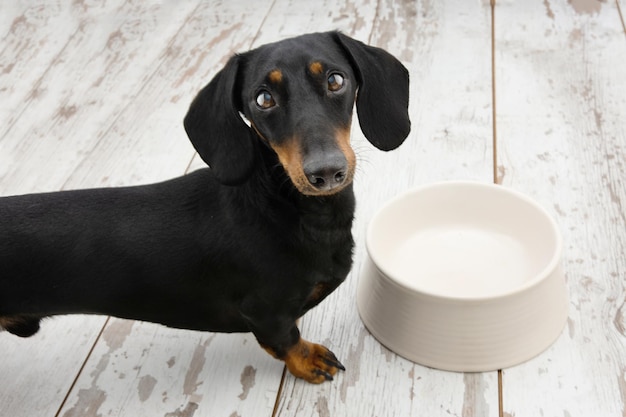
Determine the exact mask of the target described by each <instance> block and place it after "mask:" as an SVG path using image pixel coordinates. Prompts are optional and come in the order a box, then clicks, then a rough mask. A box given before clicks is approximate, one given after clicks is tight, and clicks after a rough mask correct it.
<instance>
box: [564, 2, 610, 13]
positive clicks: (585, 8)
mask: <svg viewBox="0 0 626 417" xmlns="http://www.w3.org/2000/svg"><path fill="white" fill-rule="evenodd" d="M568 3H569V4H570V5H571V6H572V7H573V8H574V10H575V11H576V13H578V14H595V13H599V12H600V9H602V3H601V2H600V1H599V0H568Z"/></svg>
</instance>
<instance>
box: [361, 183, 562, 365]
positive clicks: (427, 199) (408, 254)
mask: <svg viewBox="0 0 626 417" xmlns="http://www.w3.org/2000/svg"><path fill="white" fill-rule="evenodd" d="M366 245H367V252H368V255H369V256H368V258H367V259H366V261H365V263H364V265H363V269H362V271H361V277H360V281H359V287H358V294H357V304H358V308H359V312H360V314H361V318H362V320H363V322H364V323H365V325H366V327H367V328H368V329H369V331H370V332H371V333H372V334H373V335H374V337H376V338H377V339H378V340H379V341H380V342H381V343H382V344H383V345H385V346H387V347H388V348H389V349H391V350H393V351H394V352H396V353H398V354H399V355H401V356H404V357H405V358H407V359H410V360H412V361H414V362H417V363H419V364H422V365H426V366H430V367H433V368H438V369H444V370H450V371H463V372H480V371H491V370H496V369H502V368H507V367H510V366H513V365H516V364H519V363H522V362H524V361H526V360H528V359H530V358H532V357H534V356H536V355H538V354H539V353H541V352H542V351H543V350H545V349H546V348H548V347H549V346H550V345H551V344H552V343H553V342H554V341H555V339H556V338H557V337H558V336H559V334H560V333H561V331H562V329H563V327H564V324H565V321H566V319H567V307H568V298H567V290H566V286H565V280H564V276H563V272H562V269H561V259H560V258H561V247H562V241H561V236H560V233H559V230H558V228H557V226H556V224H555V222H554V221H553V220H552V218H551V217H550V216H549V215H548V213H547V212H546V211H545V210H544V209H542V208H541V207H540V206H539V205H537V204H536V203H535V202H533V201H532V200H531V199H529V198H528V197H526V196H524V195H522V194H520V193H518V192H515V191H512V190H510V189H507V188H506V187H504V186H499V185H493V184H482V183H475V182H446V183H439V184H434V185H430V186H426V187H422V188H419V189H416V190H413V191H410V192H408V193H406V194H403V195H401V196H399V197H396V198H395V199H394V200H392V201H391V202H389V203H388V204H387V205H385V206H384V207H383V208H382V209H381V210H380V211H379V212H378V213H377V214H376V215H375V216H374V217H373V218H372V220H371V223H370V225H369V228H368V231H367V238H366Z"/></svg>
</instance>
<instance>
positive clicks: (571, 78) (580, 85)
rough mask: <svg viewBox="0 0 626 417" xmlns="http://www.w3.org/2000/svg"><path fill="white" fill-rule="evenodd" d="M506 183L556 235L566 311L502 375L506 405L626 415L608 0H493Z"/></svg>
mask: <svg viewBox="0 0 626 417" xmlns="http://www.w3.org/2000/svg"><path fill="white" fill-rule="evenodd" d="M496 22H497V26H496V40H497V54H496V58H497V73H496V75H497V80H498V81H497V126H498V143H499V150H500V152H499V155H498V157H499V160H500V165H501V173H502V174H503V183H504V184H505V185H506V186H510V187H513V188H515V189H518V190H520V191H523V192H526V193H527V194H529V195H530V196H532V197H534V198H536V199H537V200H539V201H540V202H541V203H542V204H543V205H544V206H545V207H546V208H547V209H548V210H549V211H550V212H551V213H552V214H553V216H554V217H555V218H556V220H557V222H558V223H559V225H560V228H561V230H562V233H563V236H564V242H565V245H564V254H563V257H564V259H563V265H564V267H565V272H566V277H567V282H568V286H569V293H570V297H571V300H570V313H569V320H568V323H567V326H566V328H565V329H564V332H563V334H562V335H561V337H560V338H559V340H558V341H557V342H556V344H555V345H553V346H552V347H551V348H550V349H548V350H547V351H546V352H545V353H543V354H542V355H540V356H539V357H537V358H536V359H533V360H531V361H529V362H528V363H526V364H524V365H522V366H518V367H514V368H512V369H509V370H505V371H504V374H503V386H504V410H505V415H506V416H539V415H545V416H557V415H558V416H563V415H565V416H571V417H582V416H590V415H596V416H606V417H618V416H623V415H626V355H625V354H624V353H625V352H626V332H625V331H624V329H625V328H626V325H625V323H626V316H625V314H624V311H625V308H624V305H625V300H626V284H625V282H626V281H625V279H624V277H625V276H626V232H625V231H626V217H625V214H624V213H625V212H626V182H625V180H624V178H626V129H625V128H624V123H623V121H624V114H625V113H626V66H625V65H624V56H626V38H625V37H624V32H623V27H622V25H621V21H620V19H619V15H618V12H617V8H616V3H614V2H602V3H601V2H595V1H588V2H580V1H577V2H574V1H572V2H554V1H544V2H540V1H535V2H525V3H524V4H521V3H519V2H517V3H513V2H507V3H501V2H498V3H497V8H496Z"/></svg>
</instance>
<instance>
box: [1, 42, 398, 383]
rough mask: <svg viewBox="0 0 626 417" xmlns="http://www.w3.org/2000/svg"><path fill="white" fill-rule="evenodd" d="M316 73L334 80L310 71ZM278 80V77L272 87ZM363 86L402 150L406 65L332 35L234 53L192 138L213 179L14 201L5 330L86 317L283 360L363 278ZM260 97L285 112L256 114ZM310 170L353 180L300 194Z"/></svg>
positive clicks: (193, 122) (6, 247)
mask: <svg viewBox="0 0 626 417" xmlns="http://www.w3.org/2000/svg"><path fill="white" fill-rule="evenodd" d="M312 62H320V63H322V64H323V68H324V71H323V72H322V73H321V74H317V73H316V74H312V73H310V71H309V73H307V71H306V70H307V68H309V67H310V64H311V63H312ZM275 69H279V70H280V74H281V75H282V78H281V79H280V82H274V81H276V80H274V81H272V80H269V79H268V74H269V73H270V72H271V71H273V70H275ZM331 72H335V73H339V74H341V75H342V77H343V78H344V79H345V80H344V86H343V89H341V90H340V91H338V92H330V90H327V87H328V82H327V79H328V76H329V73H331ZM268 80H269V81H268ZM320 80H321V81H320ZM357 88H358V99H357V109H358V112H359V118H360V124H361V127H362V129H363V131H364V133H365V135H366V136H367V138H368V139H369V140H370V141H371V142H372V143H373V144H374V145H375V146H377V147H378V148H380V149H383V150H389V149H393V148H395V147H397V146H399V145H400V144H401V143H402V141H403V140H404V138H405V137H406V136H407V134H408V131H409V126H410V124H409V119H408V115H407V106H408V74H407V71H406V69H405V68H404V67H403V66H402V65H401V64H400V63H399V62H398V61H397V60H395V58H393V57H392V56H391V55H389V54H388V53H386V52H384V51H382V50H381V49H377V48H372V47H369V46H366V45H364V44H362V43H360V42H358V41H355V40H353V39H351V38H348V37H347V36H345V35H342V34H340V33H337V32H329V33H318V34H311V35H304V36H301V37H297V38H293V39H288V40H285V41H282V42H278V43H275V44H270V45H265V46H262V47H260V48H258V49H255V50H252V51H250V52H246V53H244V54H241V55H236V56H234V57H233V58H231V60H230V61H229V62H228V63H227V64H226V66H225V67H224V68H223V69H222V70H221V71H220V72H219V73H218V74H217V75H216V76H215V78H213V80H211V82H210V83H209V84H208V85H207V86H206V87H205V88H204V89H203V90H202V91H201V92H200V93H199V94H198V96H197V97H196V99H195V100H194V101H193V103H192V105H191V107H190V109H189V113H188V114H187V116H186V118H185V128H186V130H187V132H188V135H189V137H190V139H191V141H192V143H193V145H194V146H195V148H196V149H197V151H198V153H199V154H200V156H201V157H202V158H203V159H204V160H205V161H206V162H207V163H208V164H209V166H210V168H209V169H203V170H199V171H196V172H194V173H192V174H189V175H186V176H183V177H180V178H176V179H173V180H170V181H166V182H163V183H158V184H152V185H144V186H135V187H124V188H105V189H89V190H77V191H63V192H53V193H44V194H31V195H23V196H12V197H3V198H0V234H1V238H0V326H4V327H5V328H6V330H8V331H9V332H11V333H15V334H17V335H18V336H29V335H31V334H34V333H35V332H36V331H37V330H38V329H39V320H40V319H41V318H43V317H47V316H53V315H59V314H72V313H87V314H104V315H112V316H116V317H122V318H128V319H137V320H145V321H151V322H156V323H162V324H164V325H167V326H172V327H178V328H185V329H195V330H206V331H216V332H248V331H252V332H253V333H254V334H255V336H256V337H257V339H258V340H259V342H260V343H261V345H262V346H264V347H266V348H267V349H268V350H269V351H270V352H271V353H272V354H274V355H275V356H276V357H278V358H281V359H283V358H284V357H285V355H287V353H288V351H289V349H290V348H291V347H293V346H294V345H295V344H296V343H297V342H298V340H299V339H300V335H299V331H298V329H297V327H296V324H295V322H296V320H297V318H298V317H300V316H302V315H303V314H304V313H305V312H306V311H307V310H308V309H310V308H311V307H313V306H315V305H316V304H317V303H319V302H320V301H322V300H323V299H324V297H326V296H327V295H328V294H329V293H330V292H332V291H333V290H334V289H335V288H336V287H337V286H338V285H339V284H340V283H341V282H342V281H343V280H344V279H345V277H346V275H347V274H348V272H349V270H350V268H351V262H352V247H353V241H352V235H351V227H352V218H353V213H354V204H355V202H354V195H353V191H352V186H351V184H350V180H351V177H349V175H348V174H349V170H350V169H353V167H350V166H349V165H350V163H351V162H350V158H349V156H345V155H344V154H345V153H346V152H345V149H344V148H341V147H340V146H338V145H337V139H336V135H337V133H336V132H337V131H342V129H343V130H346V129H349V126H350V121H351V113H352V107H353V104H354V101H355V97H356V94H357V93H356V91H357ZM260 90H263V91H266V90H267V91H268V92H269V93H271V95H272V97H273V99H274V100H275V101H276V105H275V106H274V107H273V108H271V109H260V108H259V107H258V106H257V104H256V98H257V96H258V93H259V91H260ZM240 113H242V114H244V115H245V116H246V118H247V119H248V120H249V121H250V123H251V124H252V126H251V127H249V126H248V125H247V124H246V123H245V122H244V121H243V120H242V118H241V117H240ZM289 141H291V143H292V144H293V143H295V142H297V143H296V144H295V145H294V146H297V149H299V153H298V155H296V156H297V157H298V158H299V159H297V160H296V163H295V165H294V166H291V167H289V169H287V168H288V167H285V166H284V165H283V164H281V162H284V161H281V160H280V159H279V158H278V156H277V151H276V150H277V149H287V148H285V147H284V146H286V145H285V144H286V143H288V142H289ZM289 149H292V148H289ZM342 155H343V156H344V157H345V161H344V159H341V158H342ZM289 156H290V157H292V156H294V155H292V154H290V155H289ZM330 160H333V161H334V162H332V164H331V162H327V161H330ZM330 165H332V166H330ZM311 166H313V167H314V170H317V171H319V172H326V171H328V170H329V169H331V170H344V171H341V174H342V175H344V176H347V178H345V179H344V178H343V177H342V176H341V175H338V174H336V173H335V174H334V175H335V177H334V178H335V180H334V181H336V182H337V184H331V185H330V186H328V187H326V188H324V189H322V186H321V185H320V184H315V183H313V182H311V183H310V184H304V185H302V184H299V183H298V182H297V181H296V179H295V178H294V175H293V174H292V173H293V172H297V173H300V171H302V170H305V171H306V169H307V168H306V167H311ZM337 167H339V168H337ZM298 170H300V171H298ZM298 175H299V174H298ZM320 175H325V174H320ZM302 178H305V179H309V181H313V180H311V179H310V178H311V175H309V174H303V176H302ZM302 178H300V179H301V180H302ZM318 191H319V192H318ZM335 367H336V368H339V369H341V365H340V364H338V362H337V364H335ZM290 369H291V368H290ZM292 372H293V370H292ZM320 372H326V371H325V370H322V371H319V370H315V372H314V373H318V374H319V373H320ZM300 376H301V375H300ZM324 376H325V377H326V379H328V377H329V376H330V374H328V373H326V374H325V375H324ZM305 378H307V379H310V380H311V381H312V382H316V381H314V380H313V378H308V377H305Z"/></svg>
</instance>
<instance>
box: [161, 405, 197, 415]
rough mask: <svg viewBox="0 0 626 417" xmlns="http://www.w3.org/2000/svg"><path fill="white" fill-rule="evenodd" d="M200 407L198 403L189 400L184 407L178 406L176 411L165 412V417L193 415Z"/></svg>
mask: <svg viewBox="0 0 626 417" xmlns="http://www.w3.org/2000/svg"><path fill="white" fill-rule="evenodd" d="M197 409H198V404H196V403H194V402H188V403H187V405H186V406H185V408H184V409H182V410H181V409H180V408H177V409H176V411H173V412H171V413H167V414H165V417H193V415H194V414H195V413H196V410H197Z"/></svg>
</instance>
